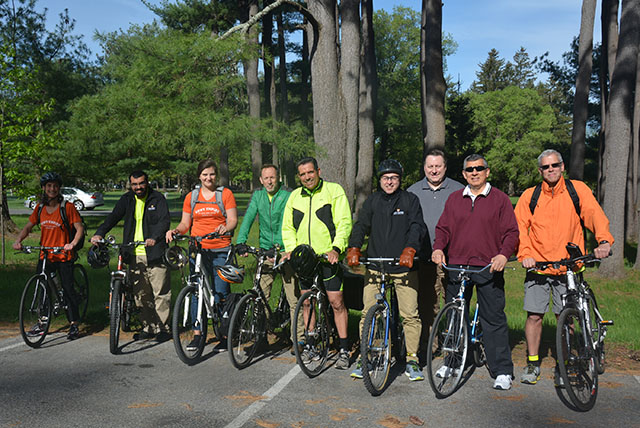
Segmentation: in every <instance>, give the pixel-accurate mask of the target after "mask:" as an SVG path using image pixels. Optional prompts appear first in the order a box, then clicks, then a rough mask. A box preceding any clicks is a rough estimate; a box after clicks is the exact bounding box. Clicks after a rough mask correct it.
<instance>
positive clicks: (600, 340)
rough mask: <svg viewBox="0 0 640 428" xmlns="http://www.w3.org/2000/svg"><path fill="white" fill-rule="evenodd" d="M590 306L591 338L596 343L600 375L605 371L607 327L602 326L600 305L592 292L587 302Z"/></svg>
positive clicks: (595, 350) (595, 349)
mask: <svg viewBox="0 0 640 428" xmlns="http://www.w3.org/2000/svg"><path fill="white" fill-rule="evenodd" d="M587 302H588V303H587V304H588V306H589V319H590V323H591V337H592V338H593V343H594V352H595V356H596V363H597V364H598V367H597V368H598V374H603V373H604V370H605V352H604V336H605V329H606V328H607V327H606V326H604V325H602V323H601V321H602V319H601V318H600V316H599V315H598V314H597V313H596V309H597V308H598V303H597V302H596V296H595V295H594V294H593V291H592V290H589V299H588V300H587Z"/></svg>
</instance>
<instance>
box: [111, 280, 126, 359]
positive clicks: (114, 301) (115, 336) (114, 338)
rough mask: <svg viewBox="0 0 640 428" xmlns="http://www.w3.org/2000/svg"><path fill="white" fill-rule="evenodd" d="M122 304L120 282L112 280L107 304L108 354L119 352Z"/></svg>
mask: <svg viewBox="0 0 640 428" xmlns="http://www.w3.org/2000/svg"><path fill="white" fill-rule="evenodd" d="M122 304H123V296H122V280H121V279H114V280H113V282H112V285H111V301H110V302H109V352H111V353H112V354H113V355H116V354H118V352H119V349H118V342H119V341H120V321H121V318H122Z"/></svg>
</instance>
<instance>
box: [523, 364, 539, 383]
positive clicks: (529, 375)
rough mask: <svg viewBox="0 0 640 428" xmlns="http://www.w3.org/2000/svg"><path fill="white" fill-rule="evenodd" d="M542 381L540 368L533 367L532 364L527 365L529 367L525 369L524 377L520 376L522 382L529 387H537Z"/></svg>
mask: <svg viewBox="0 0 640 428" xmlns="http://www.w3.org/2000/svg"><path fill="white" fill-rule="evenodd" d="M539 380H540V366H536V365H533V364H531V363H528V364H527V367H525V368H524V371H523V372H522V375H521V376H520V382H522V383H526V384H528V385H535V384H536V383H538V381H539Z"/></svg>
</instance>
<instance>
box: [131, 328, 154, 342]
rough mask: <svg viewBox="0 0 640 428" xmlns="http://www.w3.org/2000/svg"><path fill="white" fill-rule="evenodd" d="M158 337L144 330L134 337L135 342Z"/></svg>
mask: <svg viewBox="0 0 640 428" xmlns="http://www.w3.org/2000/svg"><path fill="white" fill-rule="evenodd" d="M154 337H156V335H155V334H153V333H149V332H148V331H145V330H142V331H139V332H137V333H136V334H134V335H133V340H149V339H153V338H154Z"/></svg>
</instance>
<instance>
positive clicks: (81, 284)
mask: <svg viewBox="0 0 640 428" xmlns="http://www.w3.org/2000/svg"><path fill="white" fill-rule="evenodd" d="M73 289H74V290H75V291H76V294H77V295H78V314H79V315H80V321H83V320H84V319H85V316H86V315H87V308H88V307H89V279H88V277H87V271H86V270H85V269H84V266H82V265H81V264H79V263H76V264H74V265H73Z"/></svg>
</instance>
